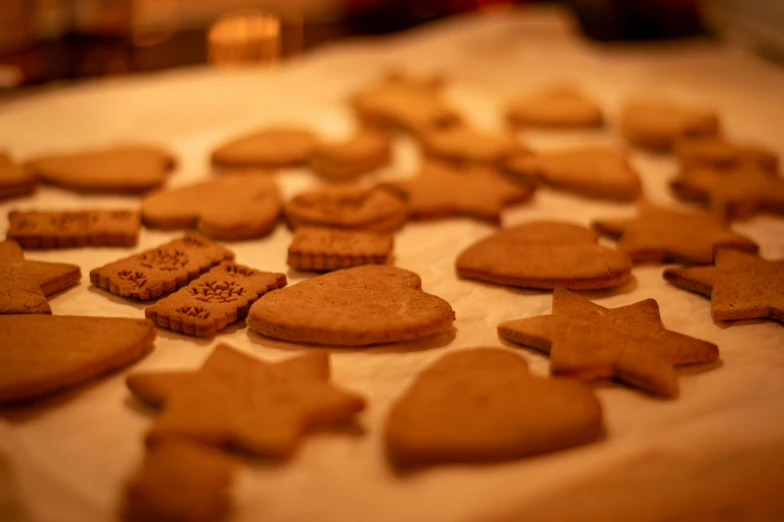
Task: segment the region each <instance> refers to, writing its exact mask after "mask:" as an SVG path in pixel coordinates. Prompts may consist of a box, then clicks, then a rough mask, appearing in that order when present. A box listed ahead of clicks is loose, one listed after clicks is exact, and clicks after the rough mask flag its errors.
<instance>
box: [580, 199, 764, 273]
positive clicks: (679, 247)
mask: <svg viewBox="0 0 784 522" xmlns="http://www.w3.org/2000/svg"><path fill="white" fill-rule="evenodd" d="M593 227H594V228H595V229H596V230H598V231H599V232H601V233H603V234H607V235H608V236H612V237H615V238H620V239H619V240H618V248H620V249H621V250H623V251H625V252H626V253H627V254H629V257H630V258H631V260H632V261H636V262H639V261H661V262H668V261H674V262H678V263H688V264H709V263H711V262H712V261H713V255H714V253H715V252H716V250H717V249H719V248H734V249H737V250H744V251H746V252H756V251H757V249H758V246H757V244H756V243H754V242H753V241H751V240H750V239H748V238H747V237H744V236H742V235H740V234H736V233H735V232H733V231H732V230H730V228H729V226H728V225H727V224H726V222H725V221H724V219H722V217H721V216H718V215H716V214H713V213H710V212H702V211H697V212H683V211H678V210H671V209H668V208H664V207H659V206H656V205H652V204H650V203H640V204H639V205H638V207H637V216H636V217H634V218H630V219H602V220H598V221H595V222H594V223H593Z"/></svg>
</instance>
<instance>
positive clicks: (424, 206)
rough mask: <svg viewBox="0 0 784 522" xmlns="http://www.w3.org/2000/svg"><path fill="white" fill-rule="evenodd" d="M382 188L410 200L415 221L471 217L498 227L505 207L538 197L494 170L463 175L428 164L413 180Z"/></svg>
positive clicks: (409, 206) (468, 170)
mask: <svg viewBox="0 0 784 522" xmlns="http://www.w3.org/2000/svg"><path fill="white" fill-rule="evenodd" d="M380 187H381V188H385V189H388V190H391V191H393V192H396V193H398V194H400V195H401V196H402V197H403V198H405V199H406V202H407V204H408V215H409V217H410V218H411V219H436V218H444V217H452V216H469V217H473V218H477V219H480V220H484V221H489V222H491V223H495V224H498V223H500V222H501V211H502V210H503V209H504V207H506V206H509V205H513V204H515V203H522V202H524V201H527V200H529V199H530V198H531V196H533V193H534V189H533V188H529V187H519V186H517V185H514V184H512V183H510V182H508V181H506V180H505V179H503V178H502V177H501V176H500V175H499V174H498V173H497V172H496V171H495V170H493V169H490V168H483V167H475V168H471V169H466V170H464V171H461V170H459V169H456V168H452V167H447V166H445V165H441V164H437V163H428V164H426V165H425V166H424V167H423V169H422V170H421V171H420V173H419V174H418V175H417V176H415V177H413V178H410V179H404V180H399V181H389V182H386V183H383V184H381V185H380Z"/></svg>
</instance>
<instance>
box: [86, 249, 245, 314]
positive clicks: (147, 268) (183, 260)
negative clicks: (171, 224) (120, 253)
mask: <svg viewBox="0 0 784 522" xmlns="http://www.w3.org/2000/svg"><path fill="white" fill-rule="evenodd" d="M232 259H234V252H232V251H231V250H229V249H228V248H226V247H224V246H223V245H220V244H218V243H213V242H212V241H209V240H207V239H204V238H203V237H201V236H198V235H196V234H185V235H184V236H182V237H181V238H179V239H175V240H173V241H170V242H168V243H164V244H163V245H161V246H159V247H156V248H151V249H149V250H145V251H144V252H140V253H138V254H134V255H132V256H129V257H126V258H124V259H120V260H119V261H114V262H112V263H109V264H107V265H104V266H102V267H100V268H95V269H93V270H91V271H90V281H91V282H92V283H93V284H94V285H95V286H100V287H101V288H104V289H106V290H108V291H110V292H111V293H113V294H116V295H119V296H122V297H132V298H134V299H141V300H147V299H154V298H156V297H159V296H161V295H163V294H170V293H172V292H174V291H175V290H177V289H178V288H182V287H183V286H185V285H187V284H188V283H189V282H190V281H191V280H193V279H196V278H197V277H198V276H199V275H200V274H202V273H204V272H206V271H207V270H209V269H210V268H212V267H213V266H215V265H217V264H219V263H220V262H222V261H231V260H232Z"/></svg>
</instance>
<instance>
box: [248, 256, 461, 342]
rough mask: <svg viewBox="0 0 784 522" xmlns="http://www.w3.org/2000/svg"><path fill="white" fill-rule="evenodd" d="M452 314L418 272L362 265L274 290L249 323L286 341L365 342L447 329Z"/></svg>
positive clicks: (261, 301) (403, 338)
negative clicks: (429, 291)
mask: <svg viewBox="0 0 784 522" xmlns="http://www.w3.org/2000/svg"><path fill="white" fill-rule="evenodd" d="M454 319H455V313H454V311H452V307H451V306H449V303H447V302H446V301H444V300H443V299H441V298H440V297H436V296H434V295H431V294H427V293H425V292H423V291H422V281H421V279H420V278H419V276H418V275H416V274H415V273H413V272H409V271H408V270H403V269H402V268H396V267H393V266H383V265H366V266H359V267H355V268H347V269H344V270H338V271H336V272H331V273H329V274H325V275H323V276H319V277H314V278H313V279H308V280H306V281H302V282H300V283H297V284H296V285H292V286H290V287H288V288H283V289H281V290H275V291H272V292H270V293H268V294H266V295H264V296H262V297H261V298H260V299H259V300H258V301H256V303H255V304H254V305H253V306H252V307H251V309H250V313H249V314H248V326H249V327H250V328H251V329H253V330H255V331H257V332H259V333H261V334H264V335H267V336H269V337H274V338H276V339H283V340H286V341H295V342H305V343H315V344H331V345H343V346H364V345H369V344H379V343H394V342H400V341H408V340H411V339H418V338H420V337H426V336H429V335H434V334H437V333H441V332H445V331H447V330H449V329H450V328H451V327H452V321H454Z"/></svg>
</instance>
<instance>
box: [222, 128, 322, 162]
mask: <svg viewBox="0 0 784 522" xmlns="http://www.w3.org/2000/svg"><path fill="white" fill-rule="evenodd" d="M316 143H317V138H316V136H315V134H313V133H312V132H311V131H309V130H307V129H304V128H301V127H295V126H271V127H266V128H262V129H259V130H257V131H254V132H251V133H249V134H245V135H243V136H240V137H238V138H236V139H233V140H232V141H230V142H228V143H225V144H223V145H220V146H218V147H217V148H216V149H215V150H214V151H213V152H212V155H211V156H210V160H211V161H212V164H213V165H215V166H218V167H225V168H243V169H245V168H278V167H295V166H298V165H304V164H305V163H307V161H308V160H309V159H310V157H311V156H312V155H313V152H314V151H315V148H316Z"/></svg>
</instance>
